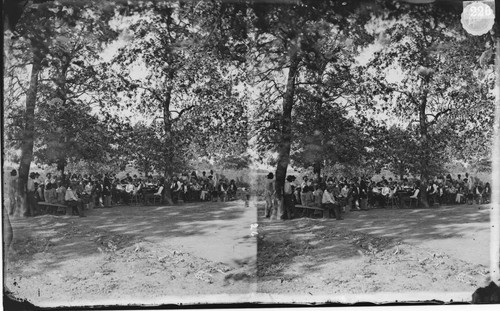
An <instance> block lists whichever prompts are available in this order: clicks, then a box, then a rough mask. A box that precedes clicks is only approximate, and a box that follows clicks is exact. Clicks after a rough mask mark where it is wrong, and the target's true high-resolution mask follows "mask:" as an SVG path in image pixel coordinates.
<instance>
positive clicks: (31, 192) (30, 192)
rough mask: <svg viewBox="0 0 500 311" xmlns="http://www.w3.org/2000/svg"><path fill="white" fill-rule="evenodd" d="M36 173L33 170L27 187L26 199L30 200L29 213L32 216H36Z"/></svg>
mask: <svg viewBox="0 0 500 311" xmlns="http://www.w3.org/2000/svg"><path fill="white" fill-rule="evenodd" d="M35 177H36V176H35V173H33V172H31V173H30V177H29V178H28V185H27V187H26V190H27V193H26V199H27V200H28V213H29V215H30V216H32V217H33V216H35V204H36V202H35Z"/></svg>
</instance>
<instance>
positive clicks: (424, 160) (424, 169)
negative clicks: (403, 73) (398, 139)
mask: <svg viewBox="0 0 500 311" xmlns="http://www.w3.org/2000/svg"><path fill="white" fill-rule="evenodd" d="M425 84H426V85H425V87H424V90H423V91H422V95H421V98H420V107H419V123H420V144H421V148H422V154H421V158H420V179H421V181H422V184H421V185H420V206H422V207H424V208H428V207H429V203H428V201H427V183H428V179H429V169H428V168H429V159H430V150H429V137H428V131H427V126H428V125H427V116H426V108H427V93H428V90H427V83H425Z"/></svg>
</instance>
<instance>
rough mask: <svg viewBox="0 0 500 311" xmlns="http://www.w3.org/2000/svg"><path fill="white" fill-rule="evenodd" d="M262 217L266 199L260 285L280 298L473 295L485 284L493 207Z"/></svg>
mask: <svg viewBox="0 0 500 311" xmlns="http://www.w3.org/2000/svg"><path fill="white" fill-rule="evenodd" d="M262 215H263V205H260V206H259V220H260V226H259V236H258V259H257V262H258V267H257V274H258V291H259V292H261V293H273V294H275V295H274V297H273V299H274V301H283V300H286V301H290V300H292V301H295V302H306V301H311V300H315V299H316V301H322V299H327V300H329V301H339V302H354V301H359V300H361V301H363V299H366V300H365V301H373V300H376V301H377V302H387V301H395V300H398V299H403V300H405V301H418V300H429V299H436V300H441V301H445V302H449V301H450V300H453V301H457V300H459V301H470V300H471V296H472V293H473V292H474V290H475V289H477V288H478V287H479V286H485V284H486V283H485V282H486V279H487V277H488V273H489V271H488V269H489V247H490V245H489V226H490V222H489V206H488V205H481V206H477V205H472V206H465V205H461V206H442V207H439V208H432V209H411V210H410V209H374V210H367V211H353V212H350V213H348V214H346V215H344V218H345V219H344V220H341V221H337V220H335V219H321V218H319V215H318V216H317V218H314V217H313V218H299V219H294V220H289V221H281V222H276V221H269V220H268V219H265V218H262V217H261V216H262ZM276 294H277V295H276ZM361 297H365V298H361ZM372 299H373V300H372ZM399 301H401V300H399Z"/></svg>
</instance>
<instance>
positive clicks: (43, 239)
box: [4, 201, 256, 306]
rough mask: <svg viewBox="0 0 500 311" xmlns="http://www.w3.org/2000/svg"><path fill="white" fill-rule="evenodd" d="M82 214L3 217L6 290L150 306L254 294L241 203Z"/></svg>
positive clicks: (249, 217)
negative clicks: (7, 245) (9, 237)
mask: <svg viewBox="0 0 500 311" xmlns="http://www.w3.org/2000/svg"><path fill="white" fill-rule="evenodd" d="M87 216H88V217H86V218H78V217H67V216H48V215H46V216H40V217H35V218H31V219H14V220H12V226H13V229H14V241H13V250H12V251H11V252H10V253H9V256H8V259H7V261H6V265H5V269H6V270H5V274H6V277H5V280H4V281H5V285H6V287H7V288H8V289H9V290H10V291H11V292H12V293H13V294H14V295H15V296H16V297H18V298H26V299H27V300H29V301H30V302H32V303H34V304H35V305H38V306H58V305H67V306H70V305H99V304H108V303H112V304H116V303H120V304H128V303H135V304H137V303H139V304H141V303H144V304H158V303H166V302H179V301H180V300H179V299H182V297H184V298H186V299H188V300H189V299H191V300H192V299H195V300H204V299H208V298H206V297H205V298H204V296H203V295H225V294H241V295H242V297H245V296H248V295H251V293H254V292H255V291H256V286H255V274H256V238H255V237H253V236H251V230H250V225H251V224H252V223H254V222H255V220H256V212H255V207H253V208H252V206H250V207H249V208H245V207H244V204H243V202H242V201H235V202H229V203H205V204H203V205H202V204H194V203H193V204H185V205H181V206H172V207H164V206H163V207H158V206H123V207H114V208H111V209H95V210H91V211H88V213H87ZM179 297H180V298H179ZM219 299H220V298H219Z"/></svg>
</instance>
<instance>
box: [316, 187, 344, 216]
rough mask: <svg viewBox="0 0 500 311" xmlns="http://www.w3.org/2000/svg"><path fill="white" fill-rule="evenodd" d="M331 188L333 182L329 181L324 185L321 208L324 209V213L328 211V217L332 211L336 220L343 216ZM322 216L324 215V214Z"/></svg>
mask: <svg viewBox="0 0 500 311" xmlns="http://www.w3.org/2000/svg"><path fill="white" fill-rule="evenodd" d="M333 188H334V186H333V183H329V184H328V185H327V186H326V190H325V192H323V198H322V200H321V203H323V208H324V209H325V212H324V213H328V218H330V217H331V212H332V211H333V212H334V214H335V218H336V219H337V220H342V219H343V218H342V215H341V213H340V205H339V204H338V203H337V201H336V200H335V197H334V196H333ZM324 216H326V215H325V214H324ZM324 218H325V217H324Z"/></svg>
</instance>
